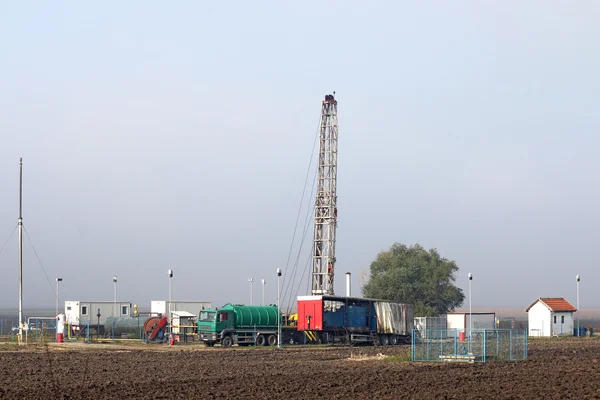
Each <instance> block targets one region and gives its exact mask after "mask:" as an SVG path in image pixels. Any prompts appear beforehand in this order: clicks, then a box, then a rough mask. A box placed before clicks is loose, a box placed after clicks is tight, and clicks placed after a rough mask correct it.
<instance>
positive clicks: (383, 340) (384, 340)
mask: <svg viewBox="0 0 600 400" xmlns="http://www.w3.org/2000/svg"><path fill="white" fill-rule="evenodd" d="M379 343H381V345H382V346H387V345H388V344H390V338H389V337H388V335H381V336H379Z"/></svg>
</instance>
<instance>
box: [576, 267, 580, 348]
mask: <svg viewBox="0 0 600 400" xmlns="http://www.w3.org/2000/svg"><path fill="white" fill-rule="evenodd" d="M580 279H581V277H580V276H579V275H577V276H576V277H575V280H576V281H577V336H579V335H580V333H579V280H580Z"/></svg>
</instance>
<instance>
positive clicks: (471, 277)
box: [469, 272, 473, 345]
mask: <svg viewBox="0 0 600 400" xmlns="http://www.w3.org/2000/svg"><path fill="white" fill-rule="evenodd" d="M472 280H473V275H472V274H471V273H470V272H469V345H470V344H471V331H472V329H473V315H472V311H471V281H472Z"/></svg>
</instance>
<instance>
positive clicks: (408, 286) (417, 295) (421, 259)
mask: <svg viewBox="0 0 600 400" xmlns="http://www.w3.org/2000/svg"><path fill="white" fill-rule="evenodd" d="M457 271H458V266H457V265H456V262H454V261H450V260H447V259H445V258H442V257H441V256H440V255H439V253H438V252H437V250H436V249H431V250H429V251H427V250H425V249H424V248H423V247H422V246H421V245H419V244H415V245H414V246H411V247H407V246H406V245H403V244H400V243H394V244H393V245H392V247H391V248H390V250H388V251H384V252H381V253H379V254H378V255H377V258H376V259H375V261H373V262H372V263H371V275H370V277H369V281H368V282H367V283H366V285H365V286H364V287H363V295H364V296H365V297H369V298H374V299H383V300H392V301H398V302H401V303H407V304H413V306H414V313H415V316H418V317H431V316H436V315H439V314H445V313H447V312H449V311H454V310H455V309H456V307H460V305H461V304H462V303H463V301H464V299H465V295H464V293H463V291H462V289H459V288H457V287H456V286H454V282H455V281H456V278H455V276H454V275H455V273H456V272H457Z"/></svg>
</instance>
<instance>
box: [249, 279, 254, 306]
mask: <svg viewBox="0 0 600 400" xmlns="http://www.w3.org/2000/svg"><path fill="white" fill-rule="evenodd" d="M252 281H253V279H252V278H248V282H250V305H252V304H254V301H253V299H252V297H253V290H252Z"/></svg>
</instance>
